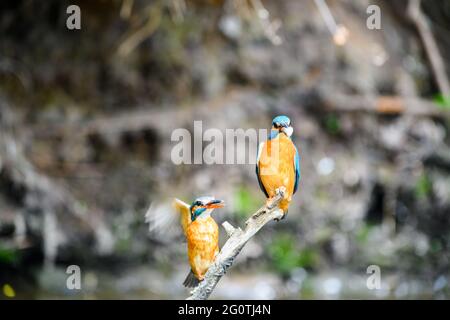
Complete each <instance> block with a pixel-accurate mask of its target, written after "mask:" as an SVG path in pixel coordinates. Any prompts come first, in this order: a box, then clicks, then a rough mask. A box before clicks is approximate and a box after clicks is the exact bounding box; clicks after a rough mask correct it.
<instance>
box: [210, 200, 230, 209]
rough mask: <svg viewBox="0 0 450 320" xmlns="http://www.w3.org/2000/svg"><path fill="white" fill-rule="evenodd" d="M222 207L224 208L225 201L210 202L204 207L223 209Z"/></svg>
mask: <svg viewBox="0 0 450 320" xmlns="http://www.w3.org/2000/svg"><path fill="white" fill-rule="evenodd" d="M224 206H225V201H223V200H212V201H210V202H209V203H208V204H207V205H206V207H207V208H208V209H217V208H223V207H224Z"/></svg>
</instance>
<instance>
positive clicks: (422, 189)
mask: <svg viewBox="0 0 450 320" xmlns="http://www.w3.org/2000/svg"><path fill="white" fill-rule="evenodd" d="M432 187H433V185H432V182H431V180H430V177H429V176H428V175H427V174H425V173H424V174H422V175H421V176H420V177H419V178H418V179H417V181H416V187H415V191H416V196H417V197H418V198H421V199H423V198H426V197H428V196H429V195H430V193H431V189H432Z"/></svg>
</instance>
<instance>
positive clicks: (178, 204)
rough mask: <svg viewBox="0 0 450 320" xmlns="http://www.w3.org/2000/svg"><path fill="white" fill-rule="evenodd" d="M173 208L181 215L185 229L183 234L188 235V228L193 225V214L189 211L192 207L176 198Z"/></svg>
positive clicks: (181, 221)
mask: <svg viewBox="0 0 450 320" xmlns="http://www.w3.org/2000/svg"><path fill="white" fill-rule="evenodd" d="M173 206H174V207H175V209H177V210H178V212H179V214H180V223H181V226H182V227H183V232H184V234H185V235H186V230H187V227H188V225H189V224H190V223H191V212H190V209H189V208H190V206H189V205H188V204H187V203H186V202H184V201H181V200H180V199H177V198H175V200H174V201H173Z"/></svg>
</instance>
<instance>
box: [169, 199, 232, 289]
mask: <svg viewBox="0 0 450 320" xmlns="http://www.w3.org/2000/svg"><path fill="white" fill-rule="evenodd" d="M224 205H225V203H224V201H223V200H217V199H215V198H214V197H199V198H197V199H195V201H194V202H192V204H191V205H190V206H189V205H188V204H187V203H185V202H183V201H181V200H179V199H175V200H174V206H175V208H176V209H177V210H178V211H179V213H180V220H181V225H182V227H183V231H184V234H185V236H186V239H187V249H188V257H189V264H190V265H191V271H190V272H189V274H188V276H187V277H186V279H185V280H184V282H183V285H184V286H186V287H195V286H197V284H198V283H199V282H200V281H202V280H203V278H204V277H205V273H206V271H208V268H209V266H210V265H211V264H212V263H213V262H214V259H215V257H216V255H217V254H218V253H219V227H218V226H217V223H216V222H215V221H214V219H213V218H212V217H211V213H212V212H213V210H214V209H217V208H222V207H223V206H224Z"/></svg>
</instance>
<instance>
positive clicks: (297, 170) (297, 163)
mask: <svg viewBox="0 0 450 320" xmlns="http://www.w3.org/2000/svg"><path fill="white" fill-rule="evenodd" d="M294 148H295V157H294V168H295V184H294V193H295V192H296V191H297V189H298V184H299V182H300V155H299V153H298V150H297V147H296V146H295V145H294Z"/></svg>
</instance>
